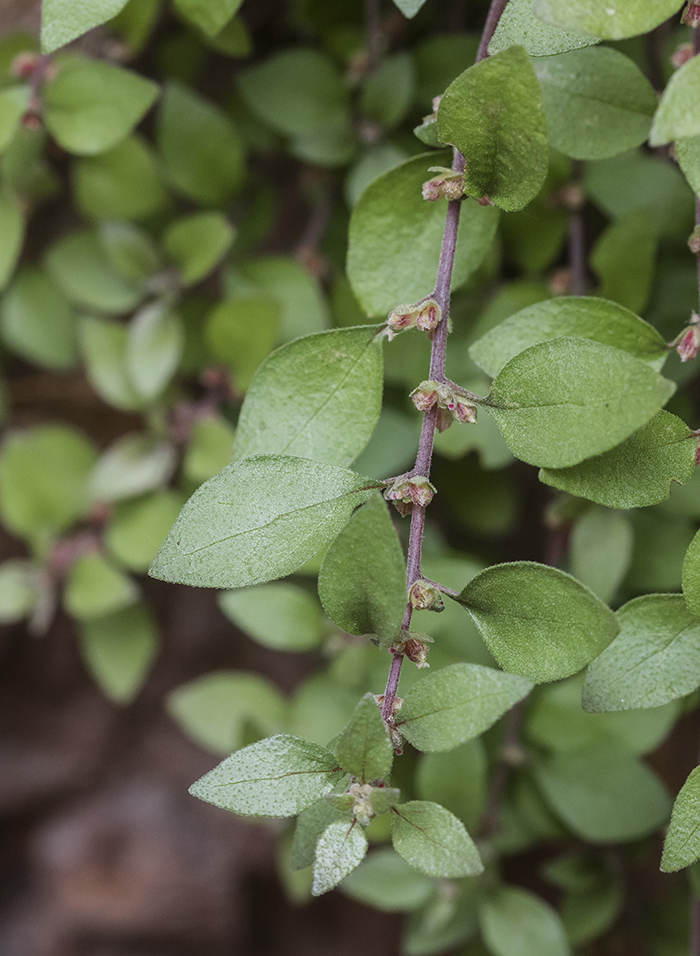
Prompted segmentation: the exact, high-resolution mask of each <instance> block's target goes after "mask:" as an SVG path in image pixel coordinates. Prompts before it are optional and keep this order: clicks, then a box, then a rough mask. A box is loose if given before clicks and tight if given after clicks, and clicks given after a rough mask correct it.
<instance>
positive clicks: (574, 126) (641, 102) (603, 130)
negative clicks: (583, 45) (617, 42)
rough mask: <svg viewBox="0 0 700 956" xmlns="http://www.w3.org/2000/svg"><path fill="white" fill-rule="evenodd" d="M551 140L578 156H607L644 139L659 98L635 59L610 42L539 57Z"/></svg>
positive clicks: (536, 64)
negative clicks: (614, 48)
mask: <svg viewBox="0 0 700 956" xmlns="http://www.w3.org/2000/svg"><path fill="white" fill-rule="evenodd" d="M533 66H534V69H535V73H536V74H537V78H538V79H539V81H540V83H541V84H542V94H543V97H544V108H545V112H546V114H547V127H548V135H549V142H550V143H551V145H552V146H553V147H554V148H555V149H558V150H559V152H561V153H564V154H565V155H566V156H571V157H573V158H574V159H607V158H608V157H610V156H617V155H618V154H619V153H624V152H625V151H626V150H628V149H632V148H633V147H634V146H638V145H639V144H640V143H643V142H644V140H645V139H646V138H647V136H648V135H649V129H650V127H651V118H652V116H653V115H654V112H655V110H656V107H657V104H658V100H657V97H656V94H655V93H654V90H653V88H652V86H651V84H650V83H649V81H648V80H647V79H646V77H645V76H644V75H643V73H642V72H641V71H640V70H639V69H638V67H637V66H636V65H635V63H633V62H632V60H630V59H629V57H626V56H625V55H624V54H622V53H620V52H619V51H618V50H611V49H610V48H608V47H590V48H589V49H586V50H575V51H573V52H571V53H565V54H562V55H559V56H553V57H544V58H540V59H536V60H533Z"/></svg>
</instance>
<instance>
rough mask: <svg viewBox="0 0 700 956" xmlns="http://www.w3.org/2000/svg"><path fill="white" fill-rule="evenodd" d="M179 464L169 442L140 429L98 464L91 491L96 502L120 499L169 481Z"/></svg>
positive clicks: (158, 486)
mask: <svg viewBox="0 0 700 956" xmlns="http://www.w3.org/2000/svg"><path fill="white" fill-rule="evenodd" d="M175 464H176V460H175V451H174V449H173V447H172V445H171V444H170V443H169V442H166V441H160V440H158V439H156V438H151V437H150V436H149V435H144V434H141V433H139V432H132V433H130V434H127V435H122V437H121V438H118V439H117V441H116V442H114V444H113V445H111V446H110V447H109V448H108V449H107V451H106V452H104V453H103V454H102V456H101V457H100V460H99V461H98V462H97V464H96V465H95V468H94V470H93V472H92V474H91V475H90V493H91V494H92V497H93V498H94V500H95V501H119V500H121V499H122V498H133V497H134V496H135V495H142V494H144V492H147V491H154V490H155V489H156V488H160V487H161V486H162V485H165V484H167V483H168V481H169V480H170V478H171V476H172V474H173V471H174V470H175Z"/></svg>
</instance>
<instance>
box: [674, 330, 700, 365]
mask: <svg viewBox="0 0 700 956" xmlns="http://www.w3.org/2000/svg"><path fill="white" fill-rule="evenodd" d="M698 350H700V327H698V326H697V325H689V326H688V327H687V329H684V331H683V332H682V333H681V334H680V336H679V337H678V339H676V352H678V354H679V355H680V357H681V362H689V361H690V360H691V359H694V358H695V356H696V355H697V354H698Z"/></svg>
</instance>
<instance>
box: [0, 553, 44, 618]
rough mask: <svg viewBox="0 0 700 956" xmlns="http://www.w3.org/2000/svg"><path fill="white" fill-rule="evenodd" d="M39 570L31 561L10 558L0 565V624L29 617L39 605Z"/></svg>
mask: <svg viewBox="0 0 700 956" xmlns="http://www.w3.org/2000/svg"><path fill="white" fill-rule="evenodd" d="M41 583H42V581H41V570H40V569H39V568H38V567H37V565H35V564H32V563H31V561H24V560H22V559H20V558H11V559H10V560H9V561H3V562H2V564H0V624H15V623H16V622H17V621H21V620H22V619H23V618H25V617H29V615H30V614H31V613H32V611H33V610H34V608H35V607H36V606H37V604H38V603H39V600H40V597H41V593H40V587H41Z"/></svg>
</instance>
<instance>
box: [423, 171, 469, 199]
mask: <svg viewBox="0 0 700 956" xmlns="http://www.w3.org/2000/svg"><path fill="white" fill-rule="evenodd" d="M428 172H429V173H438V174H439V175H437V176H433V178H432V179H428V180H427V181H426V182H424V183H423V199H427V200H428V201H429V202H435V201H436V200H438V199H461V198H462V196H463V195H464V173H458V172H455V170H454V169H448V168H447V167H445V166H430V167H429V168H428Z"/></svg>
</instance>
